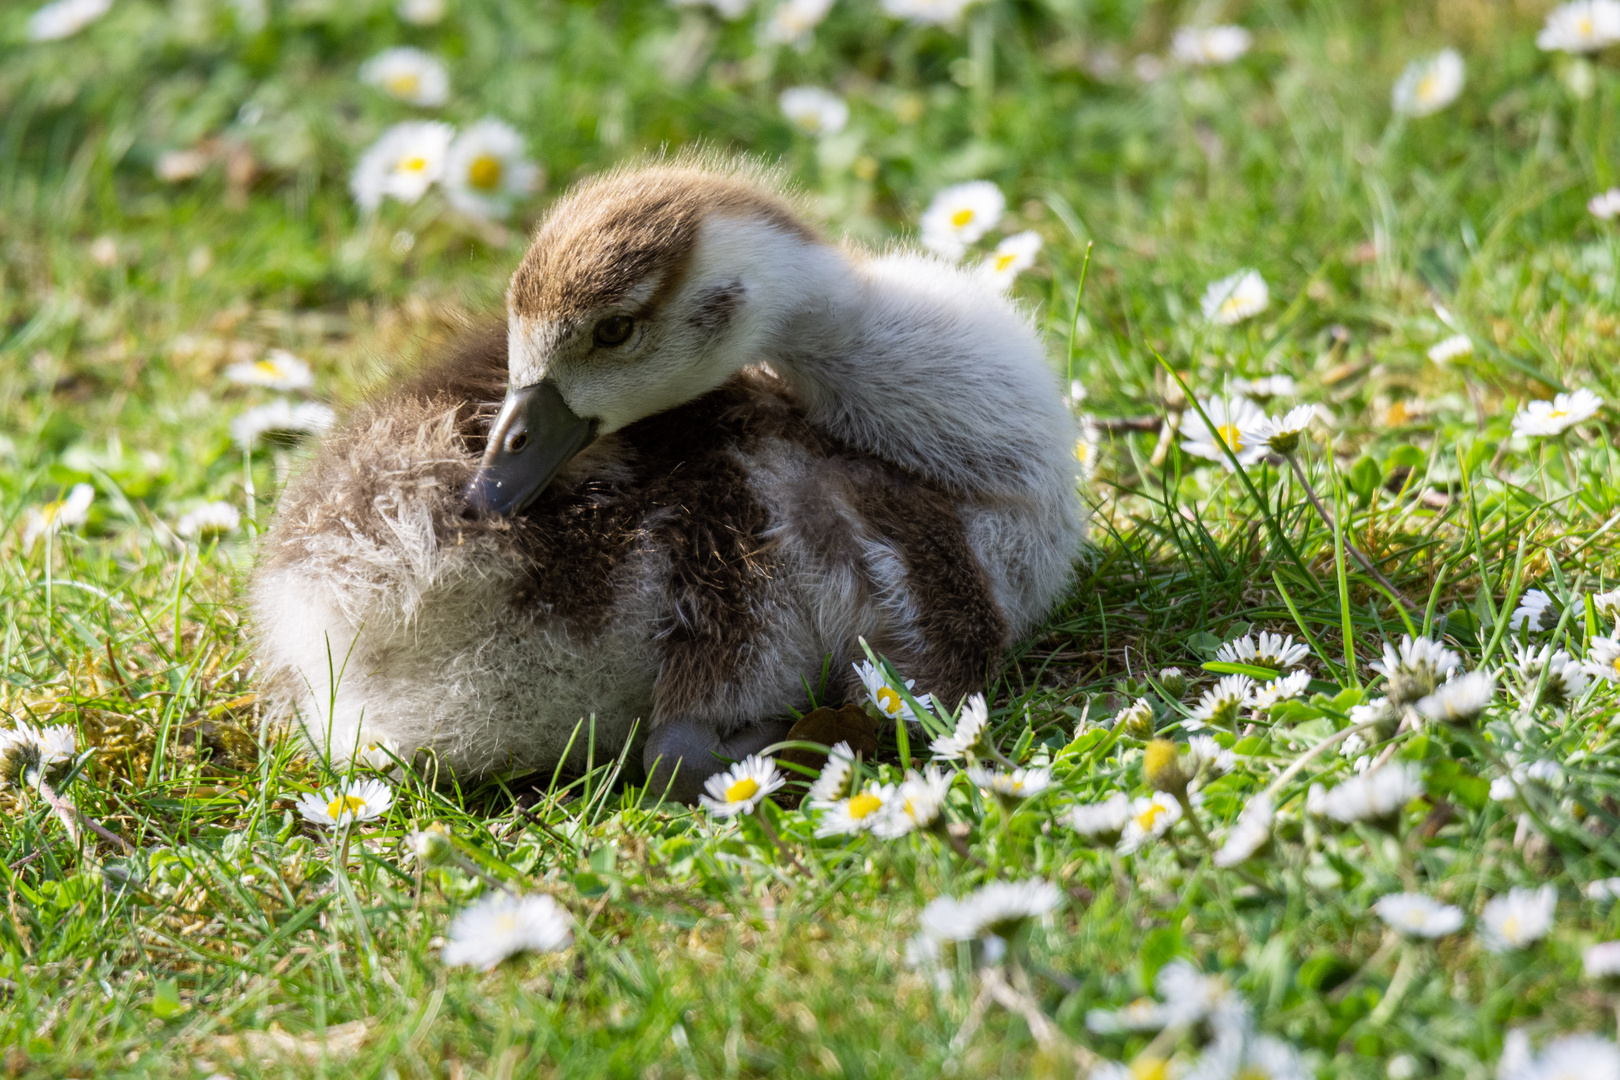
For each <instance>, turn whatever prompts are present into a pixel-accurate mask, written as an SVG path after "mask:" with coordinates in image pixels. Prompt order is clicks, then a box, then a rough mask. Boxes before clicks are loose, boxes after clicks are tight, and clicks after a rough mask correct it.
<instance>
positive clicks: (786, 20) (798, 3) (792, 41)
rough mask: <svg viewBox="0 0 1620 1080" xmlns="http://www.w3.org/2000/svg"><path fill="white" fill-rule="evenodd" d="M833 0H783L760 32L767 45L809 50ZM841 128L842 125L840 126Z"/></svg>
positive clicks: (830, 8)
mask: <svg viewBox="0 0 1620 1080" xmlns="http://www.w3.org/2000/svg"><path fill="white" fill-rule="evenodd" d="M832 6H833V0H783V2H782V3H780V4H777V5H776V10H775V11H773V12H771V17H770V21H768V22H767V23H766V24H765V26H764V27H763V29H762V30H761V31H760V35H761V37H763V38H764V40H765V42H766V44H769V45H792V46H793V47H794V48H795V49H798V50H799V51H800V52H805V51H807V50H808V49H809V48H810V44H811V41H812V38H811V34H812V33H813V32H814V30H815V28H816V27H817V26H819V25H821V20H822V19H825V18H826V17H827V13H828V12H829V11H831V10H832ZM840 126H842V125H840Z"/></svg>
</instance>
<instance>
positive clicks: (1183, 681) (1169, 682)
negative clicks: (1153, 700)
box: [1142, 667, 1187, 701]
mask: <svg viewBox="0 0 1620 1080" xmlns="http://www.w3.org/2000/svg"><path fill="white" fill-rule="evenodd" d="M1159 688H1160V689H1161V690H1163V691H1164V692H1165V693H1166V694H1169V695H1170V696H1171V697H1173V698H1180V697H1181V696H1182V695H1183V694H1185V693H1186V692H1187V676H1186V675H1185V674H1183V673H1182V670H1181V669H1180V668H1178V667H1167V668H1160V669H1159ZM1142 700H1144V701H1146V700H1147V699H1146V698H1143V699H1142Z"/></svg>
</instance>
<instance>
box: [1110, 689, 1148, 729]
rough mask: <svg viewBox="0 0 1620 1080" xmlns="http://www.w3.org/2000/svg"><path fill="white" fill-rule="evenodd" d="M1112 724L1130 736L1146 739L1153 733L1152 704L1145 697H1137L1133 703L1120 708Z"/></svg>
mask: <svg viewBox="0 0 1620 1080" xmlns="http://www.w3.org/2000/svg"><path fill="white" fill-rule="evenodd" d="M1114 726H1115V727H1117V728H1120V729H1121V730H1123V731H1124V732H1125V734H1127V735H1129V736H1131V737H1132V738H1138V739H1146V738H1151V737H1152V735H1153V706H1152V705H1151V704H1149V702H1148V699H1147V698H1137V699H1136V702H1135V704H1132V705H1129V706H1127V707H1125V708H1123V709H1121V710H1120V711H1119V713H1118V715H1116V716H1115V717H1114Z"/></svg>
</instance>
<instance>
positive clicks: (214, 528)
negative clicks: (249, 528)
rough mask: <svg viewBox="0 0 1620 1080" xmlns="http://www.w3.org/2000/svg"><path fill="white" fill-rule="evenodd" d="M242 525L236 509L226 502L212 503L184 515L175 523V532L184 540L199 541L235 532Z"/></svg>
mask: <svg viewBox="0 0 1620 1080" xmlns="http://www.w3.org/2000/svg"><path fill="white" fill-rule="evenodd" d="M241 523H242V515H241V513H240V512H238V511H237V509H236V507H234V506H232V505H231V504H230V503H226V502H211V503H203V504H202V505H201V506H199V507H197V508H196V509H195V510H190V511H187V512H186V513H184V514H182V515H181V516H180V520H179V521H177V522H175V523H174V531H175V532H176V533H177V534H178V535H179V536H181V537H182V538H183V539H186V540H199V539H202V538H203V537H207V536H223V535H225V534H226V533H228V532H233V531H234V530H235V529H236V527H237V526H238V525H240V524H241Z"/></svg>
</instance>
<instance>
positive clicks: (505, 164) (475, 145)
mask: <svg viewBox="0 0 1620 1080" xmlns="http://www.w3.org/2000/svg"><path fill="white" fill-rule="evenodd" d="M539 179H540V167H539V166H538V165H536V164H535V163H534V162H532V161H530V160H529V159H528V158H526V157H524V156H523V136H521V135H519V134H518V133H517V130H516V129H515V128H513V127H512V126H511V125H510V124H507V123H505V122H504V121H501V120H495V119H491V118H488V117H486V118H485V119H483V120H480V121H478V122H477V123H475V124H473V125H472V126H471V127H469V128H468V129H467V130H466V131H463V132H462V133H461V134H460V135H458V136H456V141H455V142H453V143H451V144H450V149H449V151H448V152H446V154H445V157H444V176H443V179H442V183H443V184H444V196H445V198H447V199H449V200H450V205H451V206H453V207H455V208H456V209H457V210H460V211H461V212H462V213H463V214H468V215H470V216H472V217H482V218H504V217H506V216H507V215H508V214H510V213H511V212H512V204H513V203H515V202H516V201H517V200H519V199H521V198H523V197H524V196H526V195H528V194H529V193H530V192H532V191H533V190H534V189H535V186H536V184H538V182H539Z"/></svg>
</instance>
